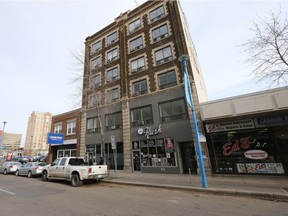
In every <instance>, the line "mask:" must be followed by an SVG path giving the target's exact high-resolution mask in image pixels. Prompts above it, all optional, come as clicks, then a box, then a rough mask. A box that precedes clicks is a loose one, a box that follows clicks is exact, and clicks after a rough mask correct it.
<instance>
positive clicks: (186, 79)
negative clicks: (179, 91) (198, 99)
mask: <svg viewBox="0 0 288 216" xmlns="http://www.w3.org/2000/svg"><path fill="white" fill-rule="evenodd" d="M184 82H185V95H186V100H187V102H188V104H189V105H190V106H191V107H192V103H193V102H192V101H193V99H192V91H191V87H190V81H189V76H188V74H187V73H186V72H184Z"/></svg>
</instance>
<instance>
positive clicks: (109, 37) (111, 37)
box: [107, 32, 117, 45]
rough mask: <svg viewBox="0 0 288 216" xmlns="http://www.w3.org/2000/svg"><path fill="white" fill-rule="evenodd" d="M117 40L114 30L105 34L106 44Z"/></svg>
mask: <svg viewBox="0 0 288 216" xmlns="http://www.w3.org/2000/svg"><path fill="white" fill-rule="evenodd" d="M116 41H117V32H114V33H112V34H110V35H108V36H107V45H110V44H112V43H115V42H116Z"/></svg>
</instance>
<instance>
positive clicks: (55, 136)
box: [47, 133, 64, 145]
mask: <svg viewBox="0 0 288 216" xmlns="http://www.w3.org/2000/svg"><path fill="white" fill-rule="evenodd" d="M47 143H48V144H50V145H55V144H56V145H57V144H58V145H59V144H63V143H64V134H61V133H48V138H47Z"/></svg>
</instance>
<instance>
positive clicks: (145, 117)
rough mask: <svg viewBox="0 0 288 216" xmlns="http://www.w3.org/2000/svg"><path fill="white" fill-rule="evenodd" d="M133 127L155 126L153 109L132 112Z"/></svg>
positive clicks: (144, 108)
mask: <svg viewBox="0 0 288 216" xmlns="http://www.w3.org/2000/svg"><path fill="white" fill-rule="evenodd" d="M131 124H132V126H133V127H134V126H139V125H146V124H153V116H152V107H151V106H147V107H141V108H137V109H133V110H131Z"/></svg>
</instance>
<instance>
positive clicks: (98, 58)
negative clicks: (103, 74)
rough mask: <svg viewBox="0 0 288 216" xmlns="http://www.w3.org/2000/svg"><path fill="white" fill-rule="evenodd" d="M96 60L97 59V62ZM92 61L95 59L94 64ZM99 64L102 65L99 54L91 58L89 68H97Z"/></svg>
mask: <svg viewBox="0 0 288 216" xmlns="http://www.w3.org/2000/svg"><path fill="white" fill-rule="evenodd" d="M98 60H99V62H98ZM94 61H95V64H94V63H93V62H94ZM96 63H98V64H96ZM101 66H102V61H101V56H100V55H99V56H97V57H95V58H93V59H91V69H92V70H93V69H97V68H99V67H101Z"/></svg>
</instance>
